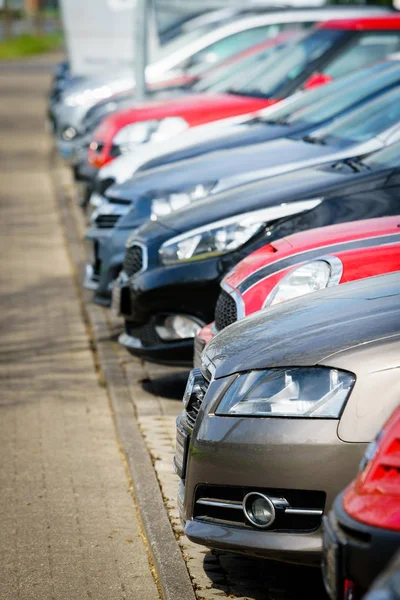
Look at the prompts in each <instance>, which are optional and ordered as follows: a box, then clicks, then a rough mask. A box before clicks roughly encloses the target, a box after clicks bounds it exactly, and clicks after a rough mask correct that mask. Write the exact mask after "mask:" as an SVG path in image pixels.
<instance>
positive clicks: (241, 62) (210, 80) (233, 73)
mask: <svg viewBox="0 0 400 600" xmlns="http://www.w3.org/2000/svg"><path fill="white" fill-rule="evenodd" d="M286 35H288V34H286ZM301 35H302V34H301V33H296V32H293V34H290V36H291V37H290V40H293V39H294V36H296V38H297V37H300V36H301ZM267 43H268V46H267V47H265V42H263V44H262V46H263V48H262V49H260V50H258V51H257V52H254V53H252V54H250V55H249V56H246V57H245V58H241V59H237V60H235V59H233V61H232V62H230V60H229V59H228V64H226V65H225V64H222V65H219V66H217V67H216V68H212V69H210V72H208V71H207V72H206V73H205V75H204V76H203V77H202V78H201V80H200V81H198V82H197V83H196V84H195V85H194V86H193V88H192V89H193V90H195V91H196V92H204V91H206V90H207V91H209V92H215V93H216V92H226V91H227V90H228V89H229V88H231V87H235V86H236V84H237V82H238V81H240V78H242V79H241V80H242V81H243V76H244V77H247V75H248V73H249V72H252V71H253V70H254V69H257V68H258V67H259V65H260V64H261V63H262V62H263V61H265V60H266V59H267V58H269V57H270V56H272V54H273V53H276V52H278V51H279V50H280V49H281V48H283V46H284V45H285V42H281V43H276V44H274V43H273V40H272V41H271V42H267Z"/></svg>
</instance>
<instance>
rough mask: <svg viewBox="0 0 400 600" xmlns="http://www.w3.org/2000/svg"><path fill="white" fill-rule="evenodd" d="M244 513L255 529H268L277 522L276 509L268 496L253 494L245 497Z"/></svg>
mask: <svg viewBox="0 0 400 600" xmlns="http://www.w3.org/2000/svg"><path fill="white" fill-rule="evenodd" d="M243 511H244V514H245V515H246V517H247V519H248V520H249V521H250V523H251V524H252V525H254V526H255V527H259V528H260V529H266V528H267V527H270V525H272V523H273V522H274V521H275V507H274V505H273V503H272V502H271V500H270V499H269V498H268V496H264V494H259V493H258V492H251V493H250V494H247V496H245V497H244V500H243Z"/></svg>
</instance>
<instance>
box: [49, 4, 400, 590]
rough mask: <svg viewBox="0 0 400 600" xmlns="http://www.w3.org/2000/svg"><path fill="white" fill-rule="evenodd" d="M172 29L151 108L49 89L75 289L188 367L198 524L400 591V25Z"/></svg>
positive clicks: (63, 77) (194, 526) (141, 344)
mask: <svg viewBox="0 0 400 600" xmlns="http://www.w3.org/2000/svg"><path fill="white" fill-rule="evenodd" d="M169 25H170V29H169V30H166V31H163V34H162V35H163V36H165V43H164V44H163V45H162V46H161V50H160V56H159V58H158V59H157V60H155V61H154V62H153V63H151V64H150V65H149V66H148V67H147V70H146V77H147V79H148V84H149V92H148V101H146V102H145V103H141V104H137V103H135V101H134V96H133V91H134V81H133V78H132V74H131V73H129V72H127V73H112V74H111V73H107V74H104V75H101V76H97V77H93V78H76V77H73V76H72V75H71V73H70V71H69V67H68V65H67V64H64V65H60V68H59V69H58V71H57V73H56V76H55V78H54V81H53V86H52V90H51V93H50V99H49V113H48V114H49V120H50V122H51V126H52V128H53V131H54V134H55V139H56V145H57V147H58V149H59V151H60V153H61V155H62V156H64V158H66V159H67V160H68V161H69V163H70V164H71V167H72V168H73V171H74V174H75V178H76V181H77V185H78V188H79V190H80V194H79V197H80V201H81V203H82V206H83V207H84V208H85V209H86V210H87V212H88V216H89V218H90V223H91V225H90V228H89V230H88V233H87V240H88V242H87V243H88V247H89V248H90V254H91V258H90V260H89V261H88V264H87V266H86V274H85V281H84V285H85V287H86V288H88V289H90V290H93V292H94V299H95V301H96V302H98V303H101V304H103V305H110V304H111V305H112V307H113V310H114V311H115V312H116V313H117V314H118V315H120V316H122V318H123V319H124V331H123V332H122V333H121V335H120V338H119V341H120V343H121V344H122V345H123V346H125V348H126V349H127V350H128V351H129V352H130V353H131V354H132V355H134V356H136V357H140V358H143V359H145V360H149V361H155V362H159V363H163V364H168V365H175V366H176V365H181V366H190V367H194V368H192V370H191V372H190V376H189V379H188V382H187V387H186V390H185V394H184V398H183V404H184V409H183V411H182V413H181V415H180V416H179V417H178V419H177V445H176V455H175V468H176V472H177V474H178V475H179V481H180V483H179V489H178V504H179V510H180V514H181V518H182V520H183V522H184V524H185V533H186V535H187V536H188V537H189V538H190V539H191V540H192V541H194V542H197V543H199V544H202V545H204V546H207V547H210V548H214V549H218V550H230V551H234V552H239V553H246V554H252V555H256V556H262V557H266V558H270V559H274V560H283V561H288V562H294V563H299V564H304V565H316V566H318V565H320V564H321V556H322V568H323V575H324V582H325V586H326V589H327V592H328V594H329V595H330V597H331V599H332V600H342V599H346V600H350V599H353V600H357V599H358V598H361V597H362V596H363V595H364V594H365V593H366V592H367V591H368V590H370V588H371V586H373V587H372V588H371V590H370V592H369V594H368V598H373V599H375V598H376V599H377V598H379V599H381V598H382V599H383V598H385V599H386V598H387V599H388V600H390V599H392V598H393V599H394V598H397V599H398V598H400V570H399V567H400V554H397V552H398V550H399V549H400V409H399V398H400V378H399V373H400V275H399V270H400V101H399V98H400V52H399V51H400V17H399V16H398V15H397V14H395V13H393V12H392V11H391V10H390V9H387V8H385V7H373V6H351V5H346V6H332V5H331V6H329V7H319V8H313V9H308V8H301V9H299V8H296V9H291V8H284V9H283V8H274V7H271V6H268V7H267V6H263V4H262V2H259V1H258V2H255V3H254V4H252V2H250V3H246V8H245V9H229V11H228V10H220V11H213V12H204V13H202V14H199V13H196V14H193V15H189V16H188V15H186V17H185V19H182V21H181V22H179V23H174V24H173V25H171V24H169ZM342 284H343V285H342ZM357 473H358V474H357ZM354 477H356V478H355V479H354ZM351 481H353V482H352V483H350V482H351ZM349 483H350V485H349ZM341 490H344V491H341ZM391 561H393V562H392V563H391ZM385 569H388V570H387V571H385ZM379 576H380V578H379ZM377 577H378V581H377V583H376V584H374V585H373V582H374V581H375V580H376V578H377Z"/></svg>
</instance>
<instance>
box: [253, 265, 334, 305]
mask: <svg viewBox="0 0 400 600" xmlns="http://www.w3.org/2000/svg"><path fill="white" fill-rule="evenodd" d="M342 274H343V263H342V261H341V260H340V258H338V257H337V256H324V257H321V258H319V259H317V260H312V261H310V262H308V263H305V264H303V265H300V266H299V267H297V268H296V269H293V271H290V273H288V274H287V275H285V277H283V278H282V279H281V281H280V282H279V283H278V285H277V286H276V287H275V288H274V289H273V290H272V292H271V293H270V294H269V296H268V297H267V299H266V300H265V302H264V305H263V308H264V307H266V306H272V305H273V304H279V303H280V302H284V301H285V300H290V299H291V298H297V297H299V296H304V295H305V294H309V293H310V292H316V291H318V290H322V289H324V288H327V287H331V286H333V285H338V284H339V282H340V280H341V278H342Z"/></svg>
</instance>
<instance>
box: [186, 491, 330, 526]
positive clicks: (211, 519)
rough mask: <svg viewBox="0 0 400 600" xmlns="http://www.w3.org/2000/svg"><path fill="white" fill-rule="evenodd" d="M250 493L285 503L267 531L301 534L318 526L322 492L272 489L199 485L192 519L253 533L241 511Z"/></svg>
mask: <svg viewBox="0 0 400 600" xmlns="http://www.w3.org/2000/svg"><path fill="white" fill-rule="evenodd" d="M250 492H260V493H261V494H264V495H266V496H269V497H271V498H281V499H284V500H286V501H287V506H288V507H287V508H286V509H283V510H278V509H277V510H276V519H275V521H274V522H273V523H272V525H271V527H269V528H268V531H281V532H282V533H284V532H285V533H290V532H297V533H303V532H311V531H316V530H317V529H319V527H320V526H321V523H322V514H323V511H324V507H325V500H326V494H325V492H318V491H307V490H285V489H273V488H250V487H234V486H211V485H200V486H198V487H197V489H196V499H195V505H194V514H193V516H194V519H195V520H197V521H205V522H208V523H220V524H224V525H233V526H236V527H243V528H245V529H253V530H254V529H255V528H254V526H253V525H251V523H249V522H248V521H247V519H246V517H245V514H244V511H243V509H242V502H243V499H244V497H245V496H246V495H247V494H249V493H250Z"/></svg>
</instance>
